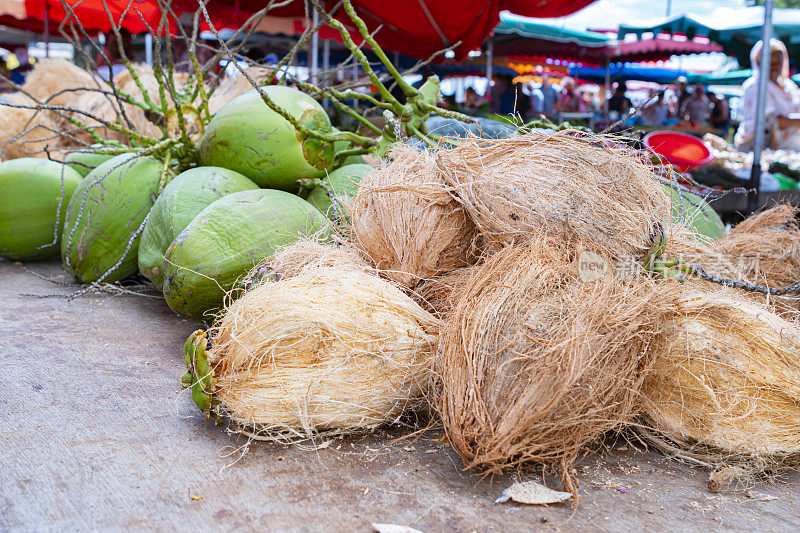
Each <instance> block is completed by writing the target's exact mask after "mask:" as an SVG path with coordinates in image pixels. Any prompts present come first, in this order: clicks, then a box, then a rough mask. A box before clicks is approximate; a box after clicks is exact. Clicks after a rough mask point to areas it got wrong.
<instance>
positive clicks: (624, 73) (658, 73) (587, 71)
mask: <svg viewBox="0 0 800 533" xmlns="http://www.w3.org/2000/svg"><path fill="white" fill-rule="evenodd" d="M569 73H570V75H571V76H573V77H575V78H582V79H584V80H587V81H591V82H594V83H600V84H602V83H603V82H604V81H605V78H606V69H605V68H596V67H573V68H570V69H569ZM608 74H609V79H610V81H616V82H622V81H630V80H636V81H649V82H653V83H661V84H664V83H672V82H674V81H675V80H676V79H677V78H678V76H686V75H687V74H688V73H687V72H684V71H681V70H670V69H663V68H653V67H640V66H631V65H628V66H626V65H611V66H610V67H609V68H608Z"/></svg>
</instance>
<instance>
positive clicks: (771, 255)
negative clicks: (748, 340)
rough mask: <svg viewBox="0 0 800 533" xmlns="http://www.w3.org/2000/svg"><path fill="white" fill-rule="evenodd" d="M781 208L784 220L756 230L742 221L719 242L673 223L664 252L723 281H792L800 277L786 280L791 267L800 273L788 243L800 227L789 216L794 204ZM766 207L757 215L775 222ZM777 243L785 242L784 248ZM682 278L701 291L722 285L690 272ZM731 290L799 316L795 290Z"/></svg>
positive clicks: (799, 237) (798, 238) (778, 284)
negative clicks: (742, 225)
mask: <svg viewBox="0 0 800 533" xmlns="http://www.w3.org/2000/svg"><path fill="white" fill-rule="evenodd" d="M781 207H789V206H781ZM774 209H778V208H774ZM781 210H783V211H784V215H783V216H781V217H780V218H782V219H783V220H782V223H781V224H770V225H769V226H766V225H764V226H762V227H761V228H760V229H759V228H758V227H756V228H752V226H751V227H750V228H748V227H747V226H745V228H744V229H743V230H738V231H736V232H735V233H731V235H729V236H726V237H723V238H722V239H721V240H720V241H713V240H711V239H708V238H704V237H703V236H701V235H699V234H697V233H695V232H694V231H693V230H692V229H690V228H688V227H685V226H681V225H674V226H672V227H670V228H669V229H668V232H667V236H666V245H665V249H664V256H665V257H671V258H677V259H680V260H681V261H682V262H683V263H684V264H686V265H695V266H700V267H702V268H703V270H704V271H705V272H706V273H708V274H711V275H714V276H718V277H720V278H723V279H726V280H732V281H736V282H744V283H749V284H761V285H767V286H769V287H772V288H783V287H787V286H789V285H793V284H794V283H796V282H797V281H800V279H798V280H797V281H790V279H791V278H790V277H789V276H791V272H792V270H793V268H796V269H797V272H798V274H799V275H798V278H800V258H798V257H797V256H796V255H794V254H793V252H792V247H795V248H796V247H797V246H798V244H800V230H799V229H798V227H797V225H796V224H795V223H794V218H793V217H792V216H787V215H789V214H790V213H791V212H793V211H794V208H792V207H789V209H788V210H784V209H781ZM770 211H772V210H769V211H765V212H764V213H761V214H760V215H756V217H759V216H760V217H762V221H764V220H765V219H767V220H768V219H769V218H772V219H773V221H775V219H776V218H778V217H775V216H774V215H778V214H779V213H770ZM770 215H771V216H770ZM754 218H755V217H754ZM765 228H766V229H765ZM770 233H771V234H770ZM781 246H786V251H785V252H784V251H782V248H781ZM760 265H763V266H764V268H765V270H764V271H761V266H760ZM793 265H794V267H793ZM686 283H687V286H692V287H694V288H697V289H698V290H705V291H714V290H718V289H720V288H721V287H722V286H721V285H720V284H718V283H713V282H711V281H706V280H704V279H702V278H700V277H699V276H688V277H687V279H686ZM735 292H736V293H737V294H738V296H739V297H740V298H746V299H748V300H751V301H754V302H759V303H762V304H764V305H767V306H769V307H770V308H773V309H774V310H775V311H776V312H778V313H779V314H781V315H782V316H784V317H785V318H790V319H793V318H795V317H796V316H797V315H798V308H797V303H798V297H797V295H794V294H788V295H783V296H773V295H770V294H764V293H762V292H755V291H748V290H744V289H741V290H736V291H735Z"/></svg>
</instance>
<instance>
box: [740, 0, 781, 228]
mask: <svg viewBox="0 0 800 533" xmlns="http://www.w3.org/2000/svg"><path fill="white" fill-rule="evenodd" d="M773 7H775V0H765V2H764V27H763V28H762V29H761V43H762V44H761V61H760V62H759V65H758V99H757V100H756V136H755V140H754V145H753V168H752V170H751V172H750V193H749V194H748V197H747V198H748V202H747V209H748V211H749V212H750V213H752V212H753V211H755V210H756V209H758V200H759V198H758V197H759V194H760V192H761V191H760V190H759V189H760V188H761V150H762V149H763V148H764V127H765V125H766V109H767V82H768V81H769V65H770V58H771V54H772V51H771V48H770V45H769V44H770V40H771V39H772V9H773Z"/></svg>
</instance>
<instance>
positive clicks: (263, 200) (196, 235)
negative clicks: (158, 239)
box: [163, 189, 330, 321]
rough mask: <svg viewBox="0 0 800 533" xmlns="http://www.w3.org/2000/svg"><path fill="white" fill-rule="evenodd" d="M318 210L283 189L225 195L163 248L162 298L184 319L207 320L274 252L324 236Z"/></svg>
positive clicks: (324, 226) (324, 223) (325, 227)
mask: <svg viewBox="0 0 800 533" xmlns="http://www.w3.org/2000/svg"><path fill="white" fill-rule="evenodd" d="M329 228H330V223H329V222H328V220H327V219H326V218H325V216H324V215H323V214H322V212H320V211H319V210H318V209H317V208H316V207H314V206H313V205H311V204H309V203H308V202H306V201H305V200H303V199H301V198H299V197H297V196H295V195H292V194H289V193H286V192H282V191H276V190H271V189H260V190H257V191H242V192H236V193H233V194H229V195H228V196H225V197H224V198H221V199H219V200H217V201H216V202H214V203H213V204H211V205H209V206H208V207H206V208H205V209H203V210H202V211H201V212H200V213H199V214H198V215H197V216H196V217H195V218H194V220H192V221H191V222H190V223H189V225H188V226H187V227H186V229H184V230H183V231H182V232H181V234H180V235H178V237H177V238H176V239H175V240H174V241H173V242H172V244H171V245H170V247H169V248H168V249H167V253H166V258H165V260H164V287H163V292H164V297H165V298H166V300H167V304H169V306H170V307H171V308H172V309H173V310H174V311H176V312H177V313H180V314H182V315H185V316H188V317H190V318H193V319H194V320H197V321H210V320H211V319H212V318H213V316H214V313H215V312H216V311H218V310H219V309H221V308H222V306H223V303H224V300H225V295H226V294H227V293H228V292H229V291H231V290H232V289H233V288H234V287H235V285H236V282H237V280H239V279H240V278H242V277H244V275H245V274H247V272H248V271H250V269H251V268H253V266H255V265H256V264H257V263H259V262H260V261H261V260H262V259H264V258H265V257H267V256H268V255H270V254H272V253H273V252H274V251H275V250H277V249H278V248H280V247H283V246H285V245H287V244H291V243H292V242H295V241H296V240H298V239H299V238H300V237H303V236H306V237H308V236H312V235H319V234H324V232H327V231H329Z"/></svg>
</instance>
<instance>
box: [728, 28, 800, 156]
mask: <svg viewBox="0 0 800 533" xmlns="http://www.w3.org/2000/svg"><path fill="white" fill-rule="evenodd" d="M762 46H763V45H762V42H761V41H759V42H757V43H756V45H755V46H754V47H753V50H752V51H751V52H750V64H751V66H752V69H753V75H752V76H750V78H748V79H747V81H745V82H744V85H743V86H742V88H743V89H744V97H743V101H742V110H743V115H744V116H743V118H742V122H741V124H740V125H739V130H738V131H737V132H736V137H735V138H734V143H735V144H736V147H737V148H739V149H741V150H752V148H753V140H754V138H755V132H756V107H757V100H758V69H759V62H760V60H761V48H762ZM769 48H770V66H769V83H767V101H766V110H765V113H766V118H767V122H766V124H767V128H768V129H769V131H770V133H771V138H769V139H768V140H767V142H769V143H770V145H771V147H772V148H775V149H784V150H800V90H798V88H797V85H795V83H794V82H793V81H792V80H791V79H790V78H789V53H788V52H787V51H786V46H785V45H784V44H783V43H782V42H781V41H779V40H778V39H772V40H771V41H770V43H769Z"/></svg>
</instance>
